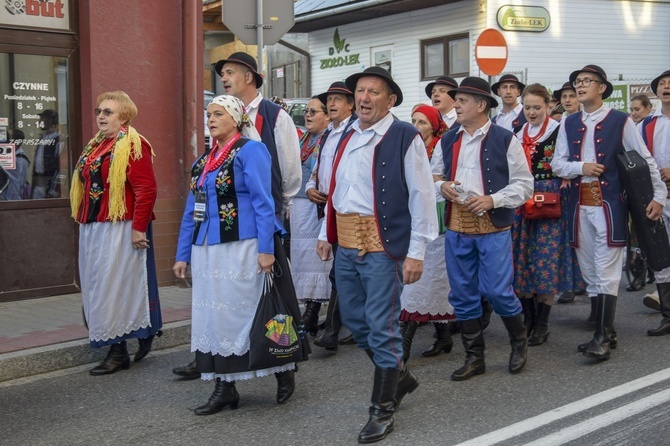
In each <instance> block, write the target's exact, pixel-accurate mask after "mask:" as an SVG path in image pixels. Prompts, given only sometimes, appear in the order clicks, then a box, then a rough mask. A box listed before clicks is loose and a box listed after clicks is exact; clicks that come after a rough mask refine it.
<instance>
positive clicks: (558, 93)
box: [551, 82, 575, 102]
mask: <svg viewBox="0 0 670 446" xmlns="http://www.w3.org/2000/svg"><path fill="white" fill-rule="evenodd" d="M563 90H572V91H575V87H573V86H572V84H571V83H570V82H566V83H564V84H563V86H562V87H561V88H559V89H558V90H554V91H553V92H552V93H551V96H552V97H553V98H554V99H556V100H557V101H558V102H561V95H562V94H563Z"/></svg>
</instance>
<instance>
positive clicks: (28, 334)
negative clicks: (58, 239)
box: [0, 286, 191, 382]
mask: <svg viewBox="0 0 670 446" xmlns="http://www.w3.org/2000/svg"><path fill="white" fill-rule="evenodd" d="M159 297H160V302H161V310H162V313H163V336H161V337H160V338H156V339H155V340H154V344H153V349H157V350H159V349H165V348H172V347H175V346H178V345H182V344H187V343H190V340H191V338H190V331H191V289H190V288H182V287H177V286H171V287H162V288H160V289H159ZM81 306H82V303H81V294H80V293H75V294H67V295H61V296H50V297H44V298H39V299H31V300H22V301H16V302H0V382H2V381H7V380H10V379H15V378H21V377H24V376H31V375H36V374H40V373H47V372H51V371H54V370H60V369H65V368H69V367H75V366H79V365H83V364H92V363H95V362H98V361H101V360H102V359H103V358H104V357H105V356H106V354H107V349H106V348H100V349H92V348H90V347H89V341H88V330H86V327H85V326H84V321H83V316H82V311H81ZM135 344H136V342H135V341H129V350H130V352H131V354H133V353H134V349H135Z"/></svg>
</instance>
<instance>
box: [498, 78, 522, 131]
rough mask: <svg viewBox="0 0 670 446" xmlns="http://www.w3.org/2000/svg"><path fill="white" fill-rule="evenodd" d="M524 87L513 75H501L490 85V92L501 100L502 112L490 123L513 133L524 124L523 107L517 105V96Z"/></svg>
mask: <svg viewBox="0 0 670 446" xmlns="http://www.w3.org/2000/svg"><path fill="white" fill-rule="evenodd" d="M524 88H526V86H525V85H524V84H523V83H521V82H520V81H519V78H518V77H516V76H515V75H513V74H503V75H502V76H501V77H500V79H499V80H498V82H496V83H495V84H493V85H491V91H493V94H495V95H496V96H499V97H500V99H502V103H503V106H502V110H500V112H498V114H497V115H495V116H494V117H493V119H492V120H491V121H493V123H494V124H498V125H499V126H501V127H504V128H506V129H507V130H509V131H512V132H514V133H516V132H518V131H519V130H520V129H521V126H522V125H524V124H525V123H526V115H524V114H523V105H521V104H520V103H519V96H521V93H522V92H523V89H524Z"/></svg>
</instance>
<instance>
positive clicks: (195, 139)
mask: <svg viewBox="0 0 670 446" xmlns="http://www.w3.org/2000/svg"><path fill="white" fill-rule="evenodd" d="M182 11H183V16H182V17H183V18H182V55H183V57H182V60H183V66H182V73H183V83H182V90H183V98H184V102H183V115H184V124H183V125H184V136H183V147H184V152H183V157H182V159H181V160H180V161H181V163H182V166H181V167H182V169H181V171H182V173H183V182H184V184H186V182H187V180H188V178H189V172H190V169H191V164H192V163H193V161H195V158H196V157H197V156H198V149H199V148H200V147H204V145H205V139H204V138H205V136H204V132H205V130H204V122H203V110H204V104H203V101H204V97H203V88H204V81H203V76H202V70H201V67H202V66H203V51H202V48H203V31H202V3H200V2H194V1H192V0H182ZM183 190H188V189H187V188H186V187H184V188H183Z"/></svg>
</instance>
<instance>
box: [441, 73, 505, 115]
mask: <svg viewBox="0 0 670 446" xmlns="http://www.w3.org/2000/svg"><path fill="white" fill-rule="evenodd" d="M456 93H468V94H478V95H480V96H484V97H485V98H486V99H488V101H489V106H490V107H491V108H495V107H497V106H498V100H497V99H496V98H495V96H493V95H492V94H491V86H490V85H489V83H488V82H486V81H485V80H484V79H482V78H481V77H466V78H465V79H463V80H462V81H461V85H459V86H458V88H454V89H453V90H449V93H447V94H448V95H449V96H451V98H452V99H456Z"/></svg>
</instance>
